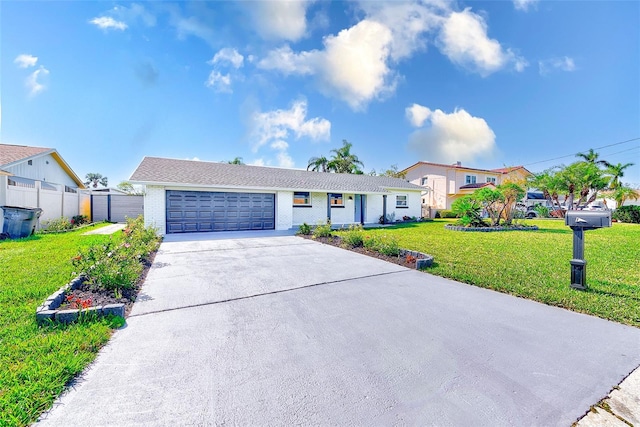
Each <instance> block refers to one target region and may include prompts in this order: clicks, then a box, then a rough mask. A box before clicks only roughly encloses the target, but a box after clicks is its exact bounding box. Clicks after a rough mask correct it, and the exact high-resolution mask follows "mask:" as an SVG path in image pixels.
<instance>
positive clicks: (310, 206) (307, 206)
mask: <svg viewBox="0 0 640 427" xmlns="http://www.w3.org/2000/svg"><path fill="white" fill-rule="evenodd" d="M293 207H294V208H312V207H313V206H312V205H293Z"/></svg>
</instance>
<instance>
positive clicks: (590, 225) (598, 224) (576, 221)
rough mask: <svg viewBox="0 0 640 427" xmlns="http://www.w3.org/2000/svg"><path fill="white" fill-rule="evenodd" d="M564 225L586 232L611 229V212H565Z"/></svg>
mask: <svg viewBox="0 0 640 427" xmlns="http://www.w3.org/2000/svg"><path fill="white" fill-rule="evenodd" d="M564 223H565V225H568V226H569V227H571V228H582V229H586V230H592V229H594V228H602V227H611V211H567V214H566V216H565V217H564Z"/></svg>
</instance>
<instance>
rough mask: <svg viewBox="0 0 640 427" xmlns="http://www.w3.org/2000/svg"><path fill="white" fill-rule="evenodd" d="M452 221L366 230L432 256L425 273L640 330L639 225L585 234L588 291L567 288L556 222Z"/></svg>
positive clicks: (564, 235) (566, 241) (567, 250)
mask: <svg viewBox="0 0 640 427" xmlns="http://www.w3.org/2000/svg"><path fill="white" fill-rule="evenodd" d="M448 222H451V220H435V221H434V222H425V223H409V224H401V225H397V226H393V227H390V228H385V229H374V230H367V233H371V234H381V235H387V236H394V237H396V238H397V239H398V242H399V244H400V247H402V248H406V249H412V250H417V251H420V252H424V253H428V254H430V255H433V256H434V257H435V265H434V267H432V268H430V269H428V270H427V271H428V272H429V273H431V274H435V275H438V276H443V277H448V278H451V279H454V280H458V281H461V282H465V283H469V284H472V285H476V286H480V287H484V288H490V289H495V290H497V291H500V292H505V293H509V294H513V295H517V296H520V297H523V298H528V299H532V300H536V301H540V302H543V303H545V304H549V305H555V306H559V307H564V308H568V309H570V310H574V311H579V312H583V313H588V314H592V315H594V316H599V317H602V318H605V319H610V320H613V321H616V322H621V323H625V324H628V325H633V326H636V327H640V226H639V225H635V224H618V223H614V224H613V227H611V228H603V229H599V230H593V231H587V232H586V233H585V259H586V260H587V283H588V286H589V289H588V290H587V291H578V290H575V289H571V287H570V286H569V284H570V277H571V276H570V274H571V270H570V265H569V260H570V259H571V258H572V254H573V253H572V247H573V246H572V245H573V237H572V236H573V232H572V230H571V229H570V228H569V227H567V226H565V225H564V222H563V221H558V220H538V221H535V220H528V221H526V224H527V225H537V226H538V227H539V228H540V229H539V230H538V231H505V232H493V233H483V232H460V231H450V230H446V229H445V228H444V225H445V224H446V223H448Z"/></svg>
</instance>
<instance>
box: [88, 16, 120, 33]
mask: <svg viewBox="0 0 640 427" xmlns="http://www.w3.org/2000/svg"><path fill="white" fill-rule="evenodd" d="M89 22H90V23H91V24H93V25H95V26H97V27H98V28H100V29H103V30H109V29H114V30H120V31H124V30H126V29H127V24H125V23H124V22H122V21H116V20H115V19H113V18H112V17H110V16H101V17H99V18H93V19H92V20H91V21H89Z"/></svg>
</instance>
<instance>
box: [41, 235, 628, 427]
mask: <svg viewBox="0 0 640 427" xmlns="http://www.w3.org/2000/svg"><path fill="white" fill-rule="evenodd" d="M249 236H252V235H251V234H245V235H244V237H249ZM216 237H219V236H217V235H215V234H210V235H204V236H203V235H185V236H177V237H176V236H169V237H167V239H166V240H165V242H164V243H163V244H162V246H161V248H160V252H159V253H158V255H157V257H156V260H155V263H154V265H153V267H152V269H151V271H150V273H149V275H148V277H147V280H146V282H145V285H144V288H143V291H142V294H141V295H140V297H139V300H138V302H136V304H135V306H134V310H133V312H132V315H131V316H130V317H129V318H128V320H127V326H126V327H125V328H124V329H122V330H119V331H117V332H116V333H115V334H114V336H113V339H112V340H111V342H110V343H109V344H108V345H107V346H106V347H105V348H104V349H103V350H102V351H101V352H100V354H99V356H98V358H97V360H96V362H95V363H94V364H93V365H92V367H91V368H90V369H89V370H88V371H87V372H86V374H85V375H83V378H82V379H80V380H79V381H78V382H77V384H76V385H75V386H74V387H73V388H72V389H71V390H70V391H69V392H68V393H66V394H65V395H64V396H63V397H62V398H61V399H59V401H58V402H57V403H56V404H55V405H54V408H53V410H52V411H51V412H50V413H49V414H48V415H47V416H46V417H45V419H44V420H43V421H41V423H40V424H41V425H43V426H92V425H95V426H105V425H112V426H124V425H126V426H168V425H171V426H173V425H185V426H186V425H197V426H208V425H474V426H481V425H487V426H499V425H518V426H522V425H540V426H551V425H560V426H569V425H571V423H573V422H574V421H576V419H577V418H579V417H581V416H582V415H583V414H584V413H585V412H586V411H587V410H588V409H589V407H590V405H592V404H594V403H596V402H597V401H598V400H600V399H601V398H603V397H604V396H606V395H607V393H608V392H609V391H610V390H611V388H612V387H613V386H615V385H616V384H618V383H619V382H620V381H621V380H622V379H623V378H624V377H625V376H626V375H627V374H629V373H630V372H631V371H632V370H633V369H634V368H636V367H637V366H638V365H640V330H639V329H636V328H631V327H626V326H623V325H619V324H615V323H611V322H607V321H604V320H601V319H598V318H595V317H590V316H586V315H582V314H578V313H573V312H570V311H565V310H562V309H559V308H554V307H548V306H545V305H542V304H538V303H535V302H531V301H528V300H524V299H521V298H515V297H512V296H509V295H504V294H500V293H497V292H493V291H488V290H484V289H480V288H476V287H473V286H468V285H464V284H461V283H457V282H453V281H450V280H446V279H442V278H439V277H435V276H431V275H429V274H425V273H421V272H417V271H412V270H408V269H406V268H403V267H400V266H397V265H395V264H390V263H387V262H384V261H380V260H377V259H374V258H370V257H367V256H363V255H359V254H356V253H353V252H348V251H345V250H341V249H338V248H334V247H331V246H326V245H322V244H319V243H316V242H313V241H310V240H304V239H301V238H298V237H294V236H281V237H279V236H278V237H260V238H233V239H226V240H219V239H215V238H216ZM214 239H215V240H214Z"/></svg>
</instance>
